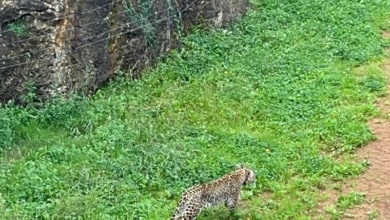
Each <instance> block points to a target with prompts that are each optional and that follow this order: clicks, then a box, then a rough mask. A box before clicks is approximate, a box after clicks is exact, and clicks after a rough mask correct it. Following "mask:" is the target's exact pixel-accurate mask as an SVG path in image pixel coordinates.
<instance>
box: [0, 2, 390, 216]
mask: <svg viewBox="0 0 390 220" xmlns="http://www.w3.org/2000/svg"><path fill="white" fill-rule="evenodd" d="M252 2H253V3H254V8H253V10H252V11H251V12H250V13H249V15H248V16H247V17H246V18H244V19H243V20H242V21H241V22H239V23H238V24H237V25H236V26H235V27H234V28H233V29H232V30H231V31H218V32H214V33H194V34H193V35H191V36H189V37H188V38H187V39H186V40H185V47H184V48H183V49H182V50H181V51H179V52H173V53H172V55H171V56H170V57H169V58H167V59H166V60H165V61H164V62H162V63H161V64H160V65H158V67H157V68H156V69H154V70H150V71H149V72H148V73H147V76H146V77H145V78H144V79H142V80H140V81H136V82H128V81H125V80H120V79H119V80H118V81H116V82H113V83H111V84H110V85H109V86H108V87H107V88H105V89H102V90H101V91H99V92H98V93H97V94H96V95H95V96H94V97H92V98H91V99H88V100H86V99H74V100H71V101H64V100H55V101H53V103H51V104H50V105H48V106H47V107H46V108H44V109H42V110H39V111H37V110H34V109H31V108H30V109H19V108H16V107H8V108H3V109H2V110H1V111H0V114H1V118H2V119H3V122H4V123H2V125H0V126H2V127H1V129H0V131H1V132H0V138H2V139H0V141H2V143H4V144H3V145H4V146H9V148H5V151H3V153H2V157H1V159H0V166H1V169H0V186H1V187H0V216H1V218H4V219H14V218H15V217H18V218H19V219H22V218H34V217H35V218H41V217H49V216H50V217H51V218H61V219H64V218H72V217H77V216H83V217H87V218H92V217H93V218H94V219H108V218H114V217H123V216H126V217H128V218H130V219H163V218H164V219H166V218H168V216H169V215H170V214H171V212H172V211H173V209H174V207H175V205H176V202H177V199H178V197H179V196H180V193H181V192H182V191H183V190H184V188H186V187H188V186H191V185H193V184H196V183H200V182H205V181H209V180H212V179H214V178H217V177H219V176H220V175H222V174H224V173H226V172H228V171H230V170H231V169H232V167H233V166H234V165H235V164H237V163H245V164H247V165H248V166H250V167H252V168H253V169H254V170H255V171H256V173H257V179H258V181H257V184H256V186H255V187H252V188H251V187H249V188H248V189H247V190H246V191H245V192H244V195H243V198H244V199H248V201H247V202H246V203H245V207H246V208H245V209H243V210H240V211H239V212H237V213H235V215H234V216H230V218H231V219H239V218H241V217H245V218H249V217H250V218H252V219H286V218H292V219H304V218H305V217H306V216H308V214H309V211H310V210H311V209H313V208H314V207H315V205H316V199H318V196H317V192H318V191H319V189H321V188H323V187H324V185H327V184H328V183H329V182H330V181H331V180H337V179H342V178H345V177H347V176H350V175H356V174H358V173H359V172H361V171H362V169H364V164H362V163H358V162H353V161H351V160H335V159H333V158H332V157H330V156H328V155H332V154H333V155H334V154H335V153H337V154H339V155H340V156H341V157H339V158H346V157H348V155H349V153H350V152H351V151H353V149H355V148H356V147H358V146H361V145H362V144H364V143H366V142H367V141H369V140H371V139H372V138H373V137H372V135H371V134H370V132H369V130H368V128H367V127H366V125H365V121H366V120H367V118H368V117H369V116H370V115H372V114H374V113H375V109H374V107H373V105H372V101H373V98H374V96H375V95H377V94H380V93H381V92H383V85H384V79H383V77H382V76H381V74H380V73H378V72H372V73H370V74H369V75H368V76H365V77H361V78H357V77H356V76H355V74H354V73H353V71H352V67H354V66H356V65H360V64H363V63H365V62H367V61H369V60H372V59H373V58H378V57H379V56H380V55H382V53H383V42H382V40H381V39H380V33H379V28H378V27H379V26H381V25H382V26H384V25H385V26H386V25H387V28H388V26H390V25H388V24H384V23H380V22H378V21H381V20H384V17H385V16H386V13H387V12H389V11H390V3H389V2H388V1H386V0H376V1H374V0H369V1H364V2H362V3H354V2H352V3H351V1H346V0H341V1H320V0H300V1H296V0H294V1H290V0H282V1H277V3H275V1H270V0H261V1H257V0H253V1H252ZM7 149H8V150H7ZM329 153H332V154H329ZM266 192H267V193H266ZM269 192H270V193H271V194H270V193H269ZM264 195H267V197H269V196H270V195H271V197H272V199H269V200H263V199H262V197H264ZM227 215H228V213H227V212H226V211H224V210H219V211H215V210H212V211H206V212H204V213H203V219H207V217H206V216H209V218H211V219H227ZM210 216H211V217H210ZM306 218H307V217H306Z"/></svg>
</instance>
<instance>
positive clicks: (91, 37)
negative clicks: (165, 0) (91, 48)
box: [0, 7, 171, 69]
mask: <svg viewBox="0 0 390 220" xmlns="http://www.w3.org/2000/svg"><path fill="white" fill-rule="evenodd" d="M169 9H171V8H170V7H169V8H165V9H163V10H160V11H157V12H156V13H161V12H164V11H168V10H169ZM123 13H126V11H123V12H120V13H118V14H123ZM118 14H116V15H118ZM152 16H154V15H150V16H147V17H144V18H142V20H145V21H147V20H149V18H150V17H152ZM101 21H104V19H100V20H99V21H97V22H101ZM135 22H136V21H130V22H126V23H125V24H122V25H119V26H117V27H115V28H111V29H109V30H108V31H105V32H102V33H99V34H95V35H92V36H90V37H87V38H84V39H83V40H84V41H87V40H90V39H94V38H95V37H98V36H101V35H104V34H108V33H110V32H112V31H114V30H117V29H120V28H123V27H127V26H129V25H132V24H134V23H135ZM91 23H96V22H91ZM91 23H87V24H88V25H90V24H91ZM83 27H85V25H83V26H82V27H81V28H83ZM69 30H71V31H73V30H75V28H74V27H72V28H69V29H66V30H65V31H69ZM51 35H52V34H44V35H42V36H51ZM39 38H40V37H35V38H34V37H32V38H29V39H25V40H20V41H15V42H10V43H7V44H3V46H6V45H9V44H15V43H23V42H27V41H29V40H31V39H39ZM48 50H51V49H50V48H45V49H40V50H33V51H30V53H37V52H44V51H48ZM23 56H26V54H19V55H16V56H12V57H5V58H1V59H0V61H2V60H9V59H15V58H18V57H23ZM0 69H1V68H0Z"/></svg>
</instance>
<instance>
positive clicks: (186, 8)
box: [0, 0, 198, 71]
mask: <svg viewBox="0 0 390 220" xmlns="http://www.w3.org/2000/svg"><path fill="white" fill-rule="evenodd" d="M197 1H198V0H194V1H193V2H192V3H191V4H188V5H187V6H186V7H185V8H184V9H181V10H179V11H178V13H179V14H181V13H183V12H184V11H186V10H188V9H189V8H190V7H191V6H192V5H194V4H195V3H196V2H197ZM100 8H101V7H100ZM169 9H171V7H169V8H166V9H164V10H161V11H159V12H163V11H166V10H169ZM95 10H97V9H95ZM159 12H157V13H159ZM176 16H177V15H176V14H174V15H171V16H166V17H164V18H162V19H159V20H156V21H154V22H150V23H147V24H144V25H141V26H138V27H136V28H132V29H130V30H127V31H124V32H122V33H119V34H115V35H111V36H107V37H104V38H102V39H98V40H94V41H92V42H89V43H85V44H82V45H80V46H78V47H75V48H74V50H73V51H69V52H65V54H71V53H74V51H75V50H79V49H81V48H84V47H87V46H90V45H94V44H97V43H99V42H102V41H105V40H108V39H110V38H114V37H119V36H121V35H124V34H127V33H131V32H134V31H137V30H141V29H143V28H145V27H147V26H150V25H154V24H158V23H160V22H163V21H166V20H168V19H170V18H173V17H176ZM149 17H151V16H149ZM149 17H146V19H148V18H149ZM133 23H134V21H133V22H127V23H125V24H123V25H120V26H119V27H115V28H112V29H110V30H108V31H105V32H102V33H99V34H96V35H94V36H92V37H89V38H87V39H93V38H95V37H97V36H102V35H104V34H109V33H110V32H111V31H113V30H117V29H119V28H122V27H126V26H128V25H130V24H133ZM84 40H86V39H84ZM49 50H52V49H50V48H49V49H42V50H37V51H34V52H42V51H49ZM25 55H26V54H22V55H17V56H13V57H8V58H3V59H0V61H1V60H3V62H4V60H10V59H13V58H18V57H21V56H25ZM51 59H53V58H52V57H47V58H43V59H40V60H39V61H45V60H51ZM37 61H38V60H35V61H27V62H23V63H18V64H13V65H8V66H3V67H0V71H1V70H5V69H9V68H14V67H18V66H22V65H27V64H32V63H35V62H37Z"/></svg>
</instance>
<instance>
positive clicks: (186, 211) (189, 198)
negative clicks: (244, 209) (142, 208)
mask: <svg viewBox="0 0 390 220" xmlns="http://www.w3.org/2000/svg"><path fill="white" fill-rule="evenodd" d="M253 182H255V173H254V172H253V171H252V170H250V169H248V168H245V167H241V166H239V167H238V168H237V169H236V170H235V171H233V172H231V173H229V174H226V175H225V176H223V177H221V178H219V179H217V180H215V181H213V182H209V183H204V184H201V185H197V186H193V187H190V188H188V189H187V190H186V191H185V192H184V193H183V194H182V196H181V199H180V201H179V204H178V206H177V208H176V210H175V213H174V214H173V215H172V217H171V220H195V219H196V217H197V216H198V215H199V213H200V212H201V211H202V210H203V209H205V208H207V207H210V206H215V205H218V204H224V205H225V207H226V208H228V209H229V210H232V209H234V208H235V207H236V206H237V201H238V199H239V197H240V192H241V188H242V186H243V185H246V184H248V183H253Z"/></svg>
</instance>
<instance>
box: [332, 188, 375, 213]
mask: <svg viewBox="0 0 390 220" xmlns="http://www.w3.org/2000/svg"><path fill="white" fill-rule="evenodd" d="M364 196H365V195H364V194H363V193H359V192H350V193H348V194H346V195H341V196H340V197H339V198H338V199H337V203H336V205H335V206H332V207H329V208H328V212H329V213H330V216H331V219H341V218H342V217H343V215H346V213H345V211H346V210H347V209H349V208H352V207H354V206H356V205H359V204H361V203H362V202H363V200H364ZM369 215H373V214H369Z"/></svg>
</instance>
